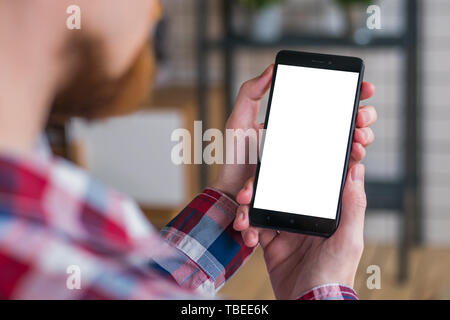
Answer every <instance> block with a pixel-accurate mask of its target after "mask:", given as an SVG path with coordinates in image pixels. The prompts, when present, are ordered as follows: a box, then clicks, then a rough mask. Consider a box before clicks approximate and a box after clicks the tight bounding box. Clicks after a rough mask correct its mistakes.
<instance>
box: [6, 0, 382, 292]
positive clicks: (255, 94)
mask: <svg viewBox="0 0 450 320" xmlns="http://www.w3.org/2000/svg"><path fill="white" fill-rule="evenodd" d="M72 4H76V5H78V6H79V7H80V8H81V10H82V28H81V30H68V29H67V28H66V24H65V20H66V18H67V14H66V8H67V7H68V6H69V5H72ZM158 11H159V2H158V1H156V0H133V1H124V0H114V1H113V0H95V1H92V0H78V1H75V0H72V1H63V0H50V1H49V0H33V1H12V0H0V92H1V95H0V270H1V272H0V298H2V299H27V298H38V299H99V298H105V299H112V298H119V299H120V298H123V299H134V298H135V299H150V298H186V299H189V298H196V297H205V296H206V297H211V296H212V295H213V294H214V293H215V292H216V291H217V290H218V289H219V288H220V287H221V286H222V285H223V284H224V283H225V281H226V280H227V279H229V278H230V277H231V276H232V275H233V274H234V273H235V272H236V270H237V269H238V268H239V267H240V266H241V265H242V263H244V261H245V260H246V259H247V258H248V256H249V255H250V254H251V252H252V250H253V249H252V248H254V247H255V246H256V244H257V243H260V244H261V245H262V247H263V249H264V250H265V259H266V263H267V268H268V271H269V273H270V277H271V281H272V285H273V289H274V292H275V295H276V296H277V297H278V298H285V299H296V298H307V299H312V298H316V299H320V298H344V299H345V298H349V299H354V298H356V293H355V292H354V291H353V289H352V288H351V286H352V284H353V281H354V276H355V272H356V268H357V265H358V262H359V259H360V257H361V253H362V247H363V236H362V233H363V221H364V211H365V194H364V185H363V180H364V168H363V166H362V165H361V164H359V161H360V160H361V159H362V158H363V157H364V154H365V150H364V147H365V146H367V145H368V144H370V143H371V142H372V141H373V133H372V131H371V130H370V128H368V126H369V125H370V124H372V123H373V122H374V121H375V120H376V112H375V110H374V108H373V107H361V109H360V111H359V114H358V119H357V126H358V129H356V133H355V138H354V142H353V149H352V163H351V169H350V170H349V177H348V179H347V183H346V186H345V191H344V198H343V211H342V221H341V225H340V227H339V229H338V231H337V232H336V233H335V234H334V235H333V236H332V237H331V238H330V239H319V238H315V237H310V236H304V235H294V234H289V233H284V232H281V233H279V234H278V233H275V232H272V231H268V230H257V229H254V228H252V227H249V224H248V214H247V212H248V208H247V205H248V203H249V199H250V197H251V184H252V180H248V179H249V178H251V177H252V175H253V174H254V166H252V165H225V166H223V168H222V169H221V173H220V178H219V180H218V181H217V183H216V184H215V185H214V187H213V188H207V189H206V190H204V191H203V192H202V193H201V194H200V195H199V196H198V197H196V198H195V199H194V200H192V202H191V203H190V204H189V205H188V206H187V207H186V208H185V209H184V210H183V211H182V212H181V213H180V215H178V216H177V217H176V218H175V219H174V220H173V221H171V222H170V223H169V225H168V226H167V227H166V228H165V229H164V230H163V232H162V237H161V235H160V234H159V233H157V232H156V231H155V229H154V228H153V227H152V226H151V225H150V224H149V223H148V222H147V221H146V220H145V219H144V217H143V215H142V213H141V212H140V211H139V209H138V207H137V206H136V205H135V203H134V202H133V201H131V200H130V199H128V198H127V197H125V196H124V195H122V194H119V193H118V192H115V191H114V190H111V189H109V188H107V187H105V186H103V185H102V184H101V183H100V182H98V181H95V180H94V179H92V178H91V177H89V176H88V174H87V173H86V172H84V171H83V170H81V169H79V168H76V167H75V166H74V165H73V164H70V163H68V162H66V161H64V160H62V159H58V158H56V157H41V156H39V153H38V150H37V147H36V145H37V144H38V141H39V140H40V139H41V137H42V132H43V129H44V127H45V124H46V122H47V121H48V119H49V118H54V119H58V120H60V121H61V120H65V119H67V118H70V117H72V116H80V117H84V118H87V119H93V118H101V117H106V116H109V115H114V114H121V113H125V112H129V111H130V105H132V104H137V103H138V102H139V100H140V99H141V98H142V96H143V95H144V93H145V91H146V90H147V83H148V82H147V79H148V78H149V77H148V75H149V74H151V73H152V64H151V63H150V62H149V60H148V56H149V55H148V48H147V47H146V46H145V43H146V41H147V39H148V30H153V27H154V24H155V21H156V19H157V12H158ZM271 77H272V67H269V68H267V70H266V71H265V72H264V73H263V74H262V75H260V76H259V77H257V78H255V79H253V80H250V81H248V82H246V83H245V84H244V85H243V86H242V88H241V90H240V93H239V96H238V98H237V101H236V105H235V108H234V111H233V113H232V115H231V117H230V118H229V119H228V122H227V127H228V128H242V129H248V128H252V127H255V128H257V127H258V125H257V124H256V115H257V113H258V108H259V100H260V99H261V97H262V96H263V95H264V93H265V92H266V91H267V89H268V88H269V86H270V79H271ZM373 91H374V88H373V86H372V85H370V84H368V83H365V84H363V87H362V97H363V98H368V97H370V96H371V95H372V94H373ZM317 130H320V121H318V128H317ZM247 180H248V182H247V183H246V184H245V182H246V181H247ZM242 187H244V189H243V190H241V191H240V192H239V190H240V189H241V188H242ZM280 187H282V186H280ZM238 192H239V194H238ZM236 197H237V200H238V201H239V203H240V204H241V205H240V206H239V207H238V204H237V203H236V202H235V198H236ZM236 212H237V217H236Z"/></svg>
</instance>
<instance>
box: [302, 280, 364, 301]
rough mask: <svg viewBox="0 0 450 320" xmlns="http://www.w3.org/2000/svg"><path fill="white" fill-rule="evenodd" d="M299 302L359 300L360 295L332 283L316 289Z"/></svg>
mask: <svg viewBox="0 0 450 320" xmlns="http://www.w3.org/2000/svg"><path fill="white" fill-rule="evenodd" d="M297 300H358V295H357V294H356V292H355V290H354V289H353V288H352V287H350V286H347V285H343V284H339V283H332V284H325V285H321V286H317V287H314V288H312V289H311V290H309V291H307V292H305V293H304V294H302V295H300V297H299V298H298V299H297Z"/></svg>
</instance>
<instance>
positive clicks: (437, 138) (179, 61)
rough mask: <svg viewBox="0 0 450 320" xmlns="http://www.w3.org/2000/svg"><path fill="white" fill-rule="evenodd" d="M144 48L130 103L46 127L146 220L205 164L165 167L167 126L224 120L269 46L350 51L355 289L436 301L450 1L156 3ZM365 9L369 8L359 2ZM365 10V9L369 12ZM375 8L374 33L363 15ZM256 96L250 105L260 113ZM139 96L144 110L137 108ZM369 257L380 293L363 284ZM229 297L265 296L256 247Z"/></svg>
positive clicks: (165, 211) (448, 127)
mask: <svg viewBox="0 0 450 320" xmlns="http://www.w3.org/2000/svg"><path fill="white" fill-rule="evenodd" d="M163 5H164V19H163V20H162V22H161V23H160V25H159V27H158V30H157V33H156V39H155V41H154V42H153V45H155V47H156V58H157V63H158V74H157V79H156V85H155V87H154V88H153V91H152V95H151V98H149V99H148V101H146V102H145V104H144V105H143V108H142V110H141V111H140V112H138V113H136V114H134V115H130V116H126V117H120V118H114V119H111V120H107V121H102V122H94V123H84V122H82V121H79V120H74V121H72V122H71V123H68V124H65V125H64V126H60V125H55V124H53V125H50V126H49V128H48V135H49V138H50V142H51V144H52V147H53V149H54V150H55V151H56V152H57V153H58V154H60V155H63V156H65V157H68V158H70V159H71V160H73V161H75V162H77V163H79V164H80V165H82V166H84V167H86V168H87V169H88V170H90V171H91V172H92V173H93V174H94V175H95V176H97V177H99V178H101V179H103V180H104V181H105V182H107V183H109V184H110V185H112V186H114V187H116V188H118V189H119V190H121V191H123V192H126V193H128V194H130V195H132V196H134V197H135V198H136V199H137V201H138V202H139V204H140V205H141V206H142V208H143V210H144V211H145V212H146V214H147V216H148V217H149V219H150V220H151V221H152V223H153V224H155V225H156V226H158V227H162V226H163V225H164V224H165V223H167V222H168V221H169V220H170V219H171V218H172V217H173V216H174V215H175V214H176V213H177V212H179V210H180V209H182V208H183V207H184V205H186V203H187V202H188V201H189V199H190V198H192V197H193V196H194V195H195V194H196V193H197V192H198V191H199V190H201V188H202V187H204V186H207V185H208V184H210V183H211V182H212V181H214V179H215V177H216V172H217V168H216V167H214V166H205V165H203V166H202V165H184V166H176V165H174V164H173V163H172V161H171V158H170V157H171V150H172V148H173V146H174V145H175V144H176V143H177V142H174V141H171V134H172V132H173V130H174V129H176V128H187V129H188V130H190V131H191V133H192V135H193V130H192V128H193V121H194V120H202V121H203V130H206V129H207V128H219V129H222V128H223V127H224V123H225V120H226V117H227V115H228V114H229V112H230V110H231V109H232V106H233V100H234V98H235V96H236V93H237V90H238V89H239V86H240V85H241V83H242V82H244V81H245V80H248V79H250V78H252V77H254V76H256V75H258V74H259V73H261V72H262V71H263V70H264V69H265V67H266V66H267V65H269V64H270V63H273V61H274V58H275V54H276V53H277V51H278V50H280V49H293V50H303V51H311V52H322V53H332V54H343V55H352V56H358V57H361V58H362V59H364V61H365V64H366V72H365V80H366V81H371V82H372V83H374V84H375V86H376V87H377V91H376V94H375V96H374V97H373V98H372V99H370V100H369V101H368V102H367V104H371V105H374V106H375V107H376V108H377V110H378V115H379V119H378V122H377V123H376V125H375V126H374V127H373V129H374V131H375V135H376V141H375V142H374V144H373V145H372V146H370V148H369V149H368V156H367V159H366V160H365V161H364V163H365V164H366V167H367V185H366V191H367V196H368V203H369V210H368V214H367V218H366V232H365V235H366V247H365V251H364V254H363V258H362V261H361V264H360V268H359V271H358V274H357V280H356V284H355V286H356V289H357V292H358V293H359V295H360V298H362V299H429V298H434V299H450V215H449V212H450V105H449V103H448V101H449V100H448V97H447V95H448V89H449V88H450V60H449V58H450V19H449V18H450V1H448V0H427V1H421V0H378V1H370V0H233V1H232V0H164V1H163ZM370 5H376V6H377V7H375V9H373V7H370V8H372V9H373V10H375V11H373V10H369V12H368V11H367V9H368V8H369V6H370ZM378 10H379V11H378ZM377 12H378V13H379V19H380V23H381V24H380V27H381V28H380V29H370V28H368V25H367V21H368V19H370V18H371V17H372V19H373V18H376V17H375V16H373V15H374V14H375V15H376V14H377ZM266 99H267V98H265V100H264V101H263V103H262V108H261V112H260V119H263V118H264V113H265V107H266V103H267V100H266ZM148 106H153V108H151V109H148V108H146V107H148ZM371 265H376V266H379V267H380V270H381V289H370V288H369V287H368V286H367V279H368V277H369V276H370V275H371V273H367V269H368V267H369V266H371ZM222 294H224V295H226V296H229V297H234V298H239V299H270V298H273V294H272V290H271V287H270V282H269V280H268V277H267V274H266V270H265V265H264V263H263V257H262V253H261V251H260V250H259V249H258V250H257V252H256V253H255V254H254V256H253V257H252V258H251V260H250V261H249V262H248V263H247V265H246V266H244V267H243V268H242V269H241V270H240V272H238V274H237V275H236V276H235V277H234V278H233V279H232V280H231V281H230V282H229V283H228V284H227V285H226V286H225V287H224V288H223V290H222Z"/></svg>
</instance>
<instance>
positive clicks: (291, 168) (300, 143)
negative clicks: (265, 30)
mask: <svg viewBox="0 0 450 320" xmlns="http://www.w3.org/2000/svg"><path fill="white" fill-rule="evenodd" d="M358 76H359V74H358V73H357V72H347V71H336V70H325V69H316V68H306V67H299V66H289V65H281V64H280V65H278V69H277V75H276V79H275V84H274V90H273V95H272V104H271V107H270V115H269V120H268V124H267V131H266V136H265V141H264V149H263V154H262V159H261V167H260V171H259V177H258V184H257V189H256V194H255V202H254V207H255V208H259V209H266V210H272V211H281V212H287V213H294V214H302V215H308V216H315V217H322V218H328V219H335V218H336V209H337V205H338V200H339V193H340V187H341V179H342V173H343V170H344V164H345V156H346V151H347V143H348V138H349V133H350V128H351V119H352V113H353V106H354V101H355V95H356V90H357V85H358Z"/></svg>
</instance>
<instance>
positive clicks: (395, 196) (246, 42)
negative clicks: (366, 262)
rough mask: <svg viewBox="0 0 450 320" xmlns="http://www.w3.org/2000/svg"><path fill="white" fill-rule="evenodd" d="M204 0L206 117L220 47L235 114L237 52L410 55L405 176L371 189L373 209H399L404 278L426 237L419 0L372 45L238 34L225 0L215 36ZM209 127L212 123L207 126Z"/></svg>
mask: <svg viewBox="0 0 450 320" xmlns="http://www.w3.org/2000/svg"><path fill="white" fill-rule="evenodd" d="M197 1H198V14H199V16H198V25H197V33H198V55H197V59H198V79H197V81H198V83H197V85H198V103H199V110H200V117H201V119H202V120H203V121H206V119H208V113H207V109H208V106H207V92H208V71H209V67H208V55H209V54H210V53H211V52H212V51H214V50H220V51H221V52H222V53H223V59H224V70H223V74H224V79H225V80H224V87H225V93H226V94H225V106H227V107H226V108H225V112H226V116H227V115H229V114H230V112H231V108H232V106H233V99H234V97H233V86H232V84H233V80H234V75H235V69H234V62H235V55H236V51H237V50H239V49H243V48H247V49H252V50H265V49H273V48H289V47H302V46H314V47H341V48H342V47H344V48H354V49H355V50H357V49H363V48H385V49H400V50H401V52H402V53H403V55H404V57H405V59H404V63H405V65H404V68H403V69H404V81H405V86H404V96H403V101H404V107H403V111H404V113H403V114H404V115H405V119H404V127H403V130H402V131H403V137H404V138H403V139H404V146H405V147H404V153H403V155H402V158H403V160H402V161H403V167H404V176H403V177H402V178H401V179H398V180H397V181H367V182H366V193H367V198H368V208H369V209H389V210H393V211H395V212H398V213H399V218H400V223H399V226H400V230H399V250H398V279H399V281H404V280H405V279H406V278H407V272H408V263H407V262H408V251H409V250H408V249H409V248H410V246H411V245H412V244H413V243H414V244H418V243H421V241H422V228H421V227H422V223H421V213H422V210H421V207H422V201H421V190H420V182H421V181H420V180H421V178H420V173H421V166H420V158H419V154H420V139H419V137H420V121H419V120H420V113H419V111H420V109H419V97H420V95H419V92H418V89H419V79H418V66H419V62H420V61H419V56H418V37H419V32H418V31H419V28H418V12H419V8H418V1H417V0H404V6H405V10H404V11H403V12H405V17H404V19H405V28H404V30H405V31H404V32H403V33H402V34H400V35H398V36H397V35H395V36H383V37H374V38H372V39H371V40H370V41H369V42H368V43H367V44H359V43H357V42H355V41H354V40H353V39H352V38H347V37H334V36H325V35H310V34H285V35H283V36H282V37H281V38H279V39H278V40H276V41H274V42H259V41H256V40H254V39H251V38H249V37H247V36H243V35H240V34H236V33H235V32H234V30H233V28H232V5H233V1H230V0H220V1H221V6H222V7H221V12H222V23H223V36H222V38H220V39H209V37H208V34H207V32H206V30H207V27H208V2H209V1H207V0H197ZM205 127H207V124H206V125H205ZM200 171H201V173H200V181H201V184H202V186H205V185H206V181H207V175H208V170H207V168H206V166H203V168H202V169H201V170H200Z"/></svg>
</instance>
